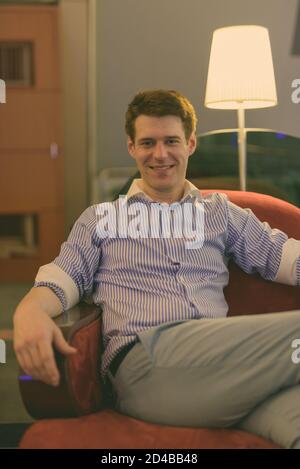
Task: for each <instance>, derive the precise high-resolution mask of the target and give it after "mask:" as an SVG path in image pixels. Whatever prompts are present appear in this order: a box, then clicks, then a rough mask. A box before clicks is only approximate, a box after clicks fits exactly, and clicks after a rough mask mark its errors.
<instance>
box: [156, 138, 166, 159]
mask: <svg viewBox="0 0 300 469" xmlns="http://www.w3.org/2000/svg"><path fill="white" fill-rule="evenodd" d="M153 156H154V158H159V159H164V158H165V157H167V156H168V152H167V150H166V146H165V144H164V143H163V142H157V143H156V145H155V147H154V152H153Z"/></svg>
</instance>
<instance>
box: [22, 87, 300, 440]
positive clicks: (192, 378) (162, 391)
mask: <svg viewBox="0 0 300 469" xmlns="http://www.w3.org/2000/svg"><path fill="white" fill-rule="evenodd" d="M195 129H196V116H195V111H194V109H193V107H192V105H191V104H190V103H189V101H188V100H187V99H186V98H185V97H183V96H181V95H180V94H179V93H177V92H175V91H166V90H150V91H145V92H142V93H138V94H137V95H136V96H135V97H134V99H133V100H132V102H131V103H130V105H129V107H128V111H127V114H126V132H127V135H128V151H129V153H130V155H131V156H132V157H133V158H134V159H135V161H136V163H137V167H138V169H139V171H140V174H141V179H140V180H137V181H134V183H133V184H132V186H131V188H130V190H129V192H128V194H127V197H126V198H125V199H124V198H123V199H122V198H121V199H119V200H118V201H116V202H114V203H112V204H99V205H95V206H92V207H89V208H88V209H87V210H85V211H84V213H83V214H82V215H81V217H80V218H79V219H78V220H77V222H76V223H75V225H74V227H73V228H72V231H71V233H70V235H69V238H68V240H67V242H65V243H64V244H63V245H62V249H61V252H60V254H59V256H58V257H57V258H56V259H55V260H54V262H52V263H50V264H48V265H46V266H43V267H41V268H40V270H39V272H38V275H37V277H36V282H35V287H34V288H33V289H32V290H31V291H30V292H29V293H28V295H27V296H26V297H25V298H24V299H23V300H22V302H21V303H20V305H19V306H18V308H17V309H16V312H15V316H14V326H15V333H14V344H15V351H16V354H17V357H18V360H19V362H20V364H21V366H22V367H23V368H24V370H25V371H26V372H27V373H28V374H31V375H33V376H34V377H36V378H39V379H42V380H44V381H45V382H47V383H49V384H53V385H57V384H58V382H59V374H58V370H57V367H56V364H55V362H54V358H53V347H55V348H57V349H58V350H59V351H60V352H62V353H63V354H66V355H68V354H72V353H76V350H75V349H73V348H72V347H70V346H69V345H68V344H67V343H66V342H65V341H64V339H63V337H62V335H61V333H60V331H59V329H58V328H57V327H56V326H55V324H54V323H53V321H52V319H51V317H53V316H56V315H57V314H59V313H61V312H62V311H63V310H65V309H67V308H69V307H71V306H72V305H74V304H76V303H77V302H78V301H79V300H80V299H81V298H82V297H83V296H84V295H89V294H92V295H93V300H94V302H95V303H99V304H100V303H101V304H102V306H103V330H104V347H105V350H104V355H103V360H102V369H101V371H102V375H103V377H104V378H105V379H108V380H109V381H110V382H111V383H112V386H113V387H114V389H115V392H116V396H117V402H116V406H117V408H118V409H119V410H120V411H121V412H123V413H125V414H128V415H132V416H133V417H136V418H141V419H144V420H148V421H151V422H156V423H161V424H169V425H182V426H201V427H230V426H239V427H240V428H243V429H245V430H248V431H252V432H255V433H258V434H261V435H262V436H265V437H266V438H270V439H273V440H274V441H276V442H277V443H279V444H281V445H283V446H286V447H300V393H299V391H300V388H299V386H297V385H298V383H299V380H300V367H299V366H296V365H295V364H294V363H293V362H292V360H291V351H292V349H291V343H292V341H293V340H294V339H295V338H297V337H300V320H299V314H300V312H299V311H293V312H288V313H274V314H266V315H259V316H246V317H245V316H243V317H233V318H226V315H227V309H228V308H227V304H226V301H225V299H224V295H223V288H224V286H225V285H226V284H227V283H228V269H227V264H228V260H229V258H233V259H234V260H235V262H236V263H237V264H238V265H239V266H240V267H241V268H242V269H243V270H244V271H246V272H248V273H253V272H259V273H260V274H261V275H262V276H263V277H264V278H266V279H268V280H272V281H278V282H282V283H287V284H292V285H300V242H299V241H296V240H293V239H288V237H287V235H286V234H285V233H283V232H282V231H279V230H276V229H273V230H272V229H271V228H270V226H269V225H268V224H267V223H261V222H260V221H259V220H258V219H257V218H256V217H255V216H254V214H253V213H252V212H251V210H248V209H241V208H239V207H237V206H236V205H234V204H232V203H230V202H229V201H228V199H227V197H226V196H224V195H222V194H213V195H210V196H207V197H202V196H201V194H200V193H199V191H198V190H197V189H196V188H195V187H194V186H193V185H192V184H191V183H189V182H188V181H186V180H185V174H186V169H187V163H188V158H189V156H190V155H191V154H192V153H193V152H194V150H195V148H196V136H195ZM156 209H158V210H156ZM157 213H158V216H157ZM187 214H188V216H187ZM149 220H150V223H149ZM153 225H154V226H153ZM166 225H167V228H166ZM195 226H196V230H195ZM150 228H151V229H150ZM152 228H154V229H153V230H152ZM188 228H189V229H188ZM198 233H200V236H198V237H197V234H198ZM285 411H286V414H285V417H284V418H285V426H284V425H283V424H282V418H283V417H282V415H281V414H282V413H283V412H285Z"/></svg>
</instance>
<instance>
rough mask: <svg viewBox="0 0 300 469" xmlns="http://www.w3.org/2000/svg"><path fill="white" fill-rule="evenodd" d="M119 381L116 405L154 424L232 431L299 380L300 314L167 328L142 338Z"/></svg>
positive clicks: (192, 322) (148, 332)
mask: <svg viewBox="0 0 300 469" xmlns="http://www.w3.org/2000/svg"><path fill="white" fill-rule="evenodd" d="M138 336H139V340H140V342H139V343H138V344H137V345H136V346H135V347H134V348H133V349H132V350H131V351H130V352H129V354H128V355H127V356H126V358H125V360H124V361H123V363H122V364H121V366H120V368H119V370H118V372H117V375H116V377H115V380H114V385H115V387H116V390H117V394H118V404H117V405H118V407H119V409H120V410H121V411H122V412H123V413H125V414H128V415H132V416H134V417H136V418H140V419H143V420H148V421H151V422H155V423H161V424H169V425H182V426H186V425H188V426H197V427H199V426H204V427H229V426H232V425H234V424H236V423H237V422H238V421H240V420H241V419H242V418H243V417H245V416H246V415H247V414H248V413H249V412H250V411H251V410H253V409H254V407H255V406H257V405H258V404H259V403H260V402H262V401H263V400H264V399H266V398H267V397H268V396H270V395H271V394H273V393H275V392H278V391H279V390H280V389H282V388H283V387H286V386H292V385H294V384H296V383H298V382H299V381H300V367H299V366H297V365H295V364H294V363H293V362H292V360H291V355H292V352H293V349H292V347H291V343H292V341H293V340H294V339H296V338H300V311H293V312H285V313H273V314H265V315H253V316H238V317H230V318H217V319H200V320H188V321H183V322H174V323H168V324H163V325H161V326H158V327H155V328H151V329H148V330H146V331H143V332H141V333H139V334H138Z"/></svg>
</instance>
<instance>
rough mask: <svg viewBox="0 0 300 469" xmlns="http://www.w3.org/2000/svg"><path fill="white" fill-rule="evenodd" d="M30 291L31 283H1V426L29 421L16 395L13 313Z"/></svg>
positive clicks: (16, 373)
mask: <svg viewBox="0 0 300 469" xmlns="http://www.w3.org/2000/svg"><path fill="white" fill-rule="evenodd" d="M31 287H32V283H0V339H2V340H4V343H5V349H6V354H5V355H6V357H5V359H6V360H5V363H0V424H3V423H15V422H30V421H32V418H31V417H30V416H29V415H28V413H27V412H26V409H25V408H24V405H23V403H22V399H21V396H20V393H19V387H18V363H17V360H16V357H15V354H14V351H13V345H12V316H13V312H14V310H15V308H16V306H17V304H18V303H19V302H20V300H21V299H22V298H23V296H24V295H25V294H26V293H27V292H28V290H29V289H30V288H31ZM1 361H2V360H1ZM0 444H1V442H0Z"/></svg>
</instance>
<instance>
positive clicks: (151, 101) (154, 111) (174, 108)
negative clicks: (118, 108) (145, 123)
mask: <svg viewBox="0 0 300 469" xmlns="http://www.w3.org/2000/svg"><path fill="white" fill-rule="evenodd" d="M141 114H144V115H146V116H156V117H162V116H169V115H171V116H177V117H180V119H181V120H182V124H183V128H184V133H185V138H186V140H187V141H188V139H189V138H190V136H191V134H192V132H194V131H195V130H196V124H197V117H196V113H195V109H194V107H193V105H192V104H191V103H190V101H189V100H188V99H187V98H185V97H184V96H182V95H181V94H180V93H178V91H174V90H162V89H157V90H146V91H141V92H139V93H137V94H136V95H135V96H134V98H133V100H132V101H131V103H129V105H128V109H127V112H126V117H125V130H126V134H127V135H128V136H129V137H130V138H131V140H132V141H133V142H134V139H135V120H136V118H137V117H138V116H140V115H141Z"/></svg>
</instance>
